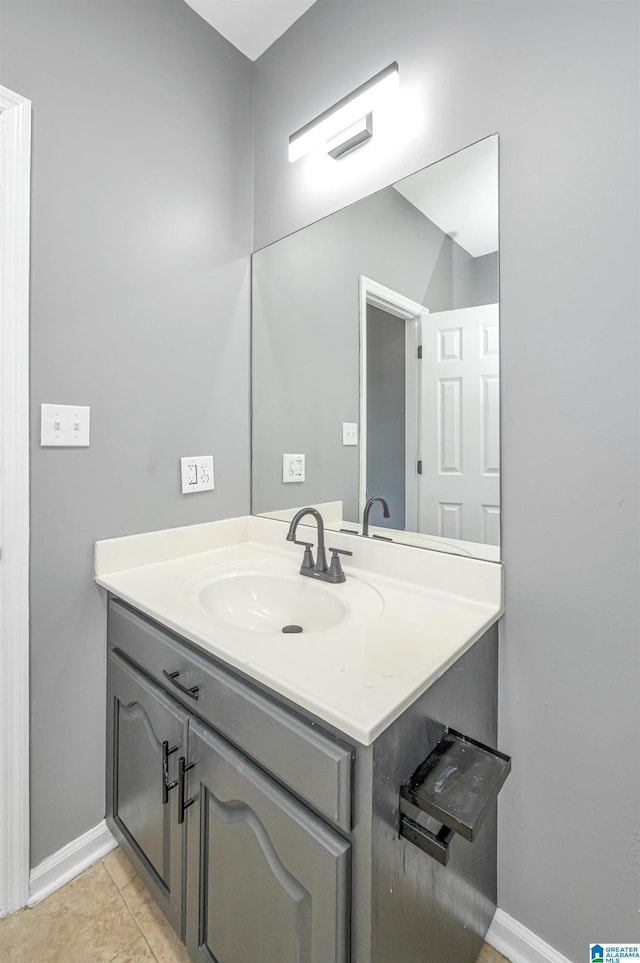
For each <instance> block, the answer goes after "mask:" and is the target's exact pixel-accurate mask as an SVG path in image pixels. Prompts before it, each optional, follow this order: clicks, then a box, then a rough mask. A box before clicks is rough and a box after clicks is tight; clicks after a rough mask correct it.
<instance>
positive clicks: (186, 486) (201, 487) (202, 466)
mask: <svg viewBox="0 0 640 963" xmlns="http://www.w3.org/2000/svg"><path fill="white" fill-rule="evenodd" d="M180 475H181V478H182V494H183V495H189V494H190V493H191V492H207V491H212V490H213V488H214V487H215V486H214V480H213V455H191V456H189V457H187V458H181V459H180Z"/></svg>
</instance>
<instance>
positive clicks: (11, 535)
mask: <svg viewBox="0 0 640 963" xmlns="http://www.w3.org/2000/svg"><path fill="white" fill-rule="evenodd" d="M30 183H31V101H29V100H27V99H26V98H25V97H21V96H20V95H19V94H16V93H14V92H13V91H11V90H9V89H7V88H6V87H2V86H0V190H1V194H0V197H3V204H2V208H3V209H2V217H0V410H1V411H2V430H1V432H0V467H1V468H2V471H1V472H0V548H1V553H2V554H1V558H0V759H2V768H3V771H4V772H5V773H8V774H9V778H8V779H2V780H0V917H2V916H6V915H7V914H9V913H13V912H15V911H16V910H19V909H20V908H21V907H23V906H25V905H26V903H27V900H28V898H29V210H30Z"/></svg>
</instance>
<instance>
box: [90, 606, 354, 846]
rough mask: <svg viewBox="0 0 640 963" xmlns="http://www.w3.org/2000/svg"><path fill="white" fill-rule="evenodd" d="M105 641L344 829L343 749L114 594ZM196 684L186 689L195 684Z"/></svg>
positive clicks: (347, 807) (346, 760)
mask: <svg viewBox="0 0 640 963" xmlns="http://www.w3.org/2000/svg"><path fill="white" fill-rule="evenodd" d="M109 647H110V648H112V649H117V650H119V651H120V652H122V653H123V654H124V655H126V656H127V657H128V658H129V659H131V660H132V661H133V662H135V663H136V664H137V665H139V666H140V668H142V669H144V671H145V672H147V673H148V674H149V675H150V676H151V677H152V678H154V679H156V680H157V681H158V682H160V683H161V684H162V685H163V686H164V688H165V689H167V690H168V691H169V692H171V694H172V695H173V696H174V697H175V698H177V699H179V700H180V701H181V702H182V703H183V705H185V706H188V708H189V709H190V710H191V712H193V713H195V714H197V715H198V716H200V717H201V718H202V719H203V720H204V721H205V722H208V723H209V724H210V725H211V726H213V727H214V728H215V729H217V730H218V732H220V733H222V734H223V735H224V736H226V738H227V739H229V740H230V741H231V742H232V743H234V744H235V745H236V746H238V747H239V748H240V749H242V750H243V752H245V753H246V754H247V755H249V756H250V757H251V758H253V759H254V760H255V761H256V762H258V763H259V764H260V765H261V766H263V768H265V769H266V770H267V771H268V772H270V773H271V774H272V775H273V776H275V777H276V779H279V780H280V781H281V782H283V783H284V784H285V785H287V786H289V787H290V788H291V789H293V791H294V792H295V793H297V794H298V795H299V796H301V797H302V798H303V799H306V800H307V801H308V802H310V803H311V804H312V805H313V806H315V807H316V808H317V809H318V810H319V811H320V812H321V813H323V814H324V815H325V816H327V817H328V818H329V819H331V820H332V821H333V822H335V823H336V824H337V825H338V826H340V827H342V828H343V829H345V830H347V831H348V830H350V829H351V762H352V751H351V749H350V748H349V747H348V746H346V745H344V744H342V743H340V742H338V741H336V740H334V739H332V738H331V737H330V736H328V735H327V734H325V733H323V732H321V731H320V730H318V729H317V728H315V727H314V726H313V725H312V724H309V723H306V722H303V721H302V720H301V719H299V718H298V717H297V716H295V715H294V714H293V713H291V712H289V711H288V710H286V709H285V708H283V707H282V706H280V705H278V704H277V703H276V702H272V701H271V700H270V699H268V698H267V697H265V696H264V695H262V694H261V693H260V692H258V691H256V690H255V689H253V688H252V687H251V686H250V685H246V684H244V683H243V682H241V681H240V680H239V679H236V678H235V677H234V676H232V675H231V674H230V673H227V672H225V671H224V669H222V668H221V667H219V666H217V665H214V664H213V663H212V662H210V661H209V660H208V659H207V658H206V657H205V656H204V655H202V656H201V655H198V654H197V653H196V652H194V651H192V650H191V649H190V648H187V646H186V645H185V643H184V642H183V641H181V640H180V639H179V638H178V637H176V636H173V635H171V634H169V632H167V631H165V630H163V629H161V628H160V627H159V626H158V625H155V624H154V623H152V622H149V621H148V620H147V619H146V618H144V617H143V616H141V615H138V614H137V613H136V612H134V611H132V610H131V609H129V608H128V607H125V606H124V605H123V604H122V603H121V602H119V601H118V600H117V599H113V598H111V599H110V600H109ZM196 687H197V691H190V690H192V689H196Z"/></svg>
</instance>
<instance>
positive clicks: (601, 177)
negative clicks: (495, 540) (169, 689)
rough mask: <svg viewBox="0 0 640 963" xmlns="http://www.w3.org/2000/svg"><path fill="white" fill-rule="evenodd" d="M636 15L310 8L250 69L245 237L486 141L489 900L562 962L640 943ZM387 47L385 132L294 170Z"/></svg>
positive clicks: (525, 5)
mask: <svg viewBox="0 0 640 963" xmlns="http://www.w3.org/2000/svg"><path fill="white" fill-rule="evenodd" d="M639 30H640V6H639V5H638V4H637V3H636V2H629V3H627V2H616V3H609V2H597V0H595V2H572V0H567V2H562V3H548V2H544V0H542V2H537V0H527V2H519V0H511V2H510V3H495V2H484V0H473V2H466V0H458V2H456V3H447V2H430V0H421V2H411V0H405V2H403V3H396V2H393V0H389V2H385V0H378V2H358V0H352V2H348V3H344V2H330V0H320V2H319V3H317V4H315V5H314V6H313V7H312V8H311V9H310V10H309V11H308V12H307V13H306V14H305V15H304V17H302V18H301V20H299V21H298V22H297V24H295V25H294V27H293V28H292V29H291V30H290V31H289V32H288V34H287V35H286V36H285V37H284V38H283V39H282V40H281V41H279V42H278V43H276V44H275V45H274V46H273V47H271V48H270V49H269V50H268V51H267V52H266V53H265V54H264V55H263V56H262V57H261V58H260V60H259V61H258V62H257V66H256V72H255V122H254V136H255V150H256V158H257V159H259V163H256V166H255V224H254V229H255V237H256V242H257V245H263V244H266V243H268V242H270V241H272V240H274V239H275V238H278V237H281V236H283V235H285V234H287V233H289V232H291V231H295V230H297V229H298V228H300V227H301V226H303V225H304V224H307V223H309V222H311V221H313V220H316V219H317V218H319V217H321V216H322V215H325V214H327V213H328V212H329V211H332V210H335V209H337V208H339V207H342V206H343V205H344V204H346V203H348V202H350V201H353V200H354V199H356V198H358V197H361V196H363V195H365V194H367V193H369V192H370V191H371V190H375V189H378V188H380V187H381V186H383V185H384V184H387V183H390V182H392V181H394V180H397V179H398V178H399V177H401V176H402V175H404V174H408V173H410V172H411V171H412V170H416V169H418V168H420V167H423V166H424V165H426V164H428V163H430V162H432V161H434V160H436V159H437V158H439V157H442V156H445V155H447V154H449V153H451V152H452V151H454V150H457V149H458V148H460V147H463V146H464V145H466V144H469V143H471V142H472V141H475V140H478V139H479V138H481V137H484V136H485V135H486V134H489V133H493V132H496V131H497V132H499V134H500V166H501V178H500V186H501V210H500V229H501V230H500V238H501V263H500V266H501V283H500V286H501V298H500V302H501V329H502V331H501V337H502V401H503V404H502V410H503V421H502V449H503V518H504V527H503V551H504V560H505V571H506V589H507V611H506V616H505V618H504V620H503V622H502V627H501V662H500V688H501V717H500V733H501V735H500V745H501V747H502V748H503V749H504V750H506V751H508V752H511V753H512V754H513V772H512V774H511V776H510V778H509V780H508V782H507V784H506V786H505V788H504V790H503V792H502V794H501V803H500V839H501V842H500V853H499V857H500V861H499V905H500V906H501V907H502V909H503V910H505V911H506V912H507V913H509V914H511V915H512V916H513V917H515V918H516V919H518V920H520V921H521V922H522V923H523V924H524V925H525V926H527V927H529V928H530V929H531V930H533V931H534V932H535V933H537V934H539V935H540V936H541V937H542V938H543V939H545V940H546V941H548V942H549V943H551V944H552V945H553V946H555V947H557V949H558V950H560V951H561V952H562V953H564V954H565V955H567V956H568V957H569V958H570V959H571V960H574V961H576V963H577V961H581V960H583V959H584V958H585V953H586V952H587V948H588V943H589V942H590V941H593V940H597V939H601V938H603V937H604V936H606V938H607V939H611V938H614V937H615V940H617V941H621V942H622V941H631V940H637V938H638V905H639V901H640V893H639V880H640V872H639V869H640V867H639V864H638V838H639V827H638V822H639V819H640V772H639V762H638V752H637V741H638V732H639V731H640V708H639V705H638V682H639V677H640V666H639V659H640V655H639V646H638V638H639V628H640V625H639V621H640V618H639V615H640V613H639V601H638V584H639V578H640V563H639V557H638V556H639V549H640V539H639V537H638V532H639V523H640V512H639V505H638V494H639V488H638V477H639V469H640V465H639V457H640V445H639V444H638V442H639V424H638V415H639V411H640V405H639V403H638V402H639V397H638V395H639V381H638V355H639V352H638V348H639V344H638V340H639V334H640V329H639V326H638V317H639V316H640V291H639V284H640V280H639V279H640V270H639V269H638V268H639V265H638V250H640V224H639V221H638V210H639V209H640V184H639V178H640V143H639V125H638V106H639V104H638V91H639V75H638V64H639V63H640V57H639V53H640V44H639V36H640V33H639ZM394 59H397V60H398V63H399V65H400V77H401V84H402V87H403V90H404V92H405V96H406V97H407V98H410V99H411V100H412V102H413V104H414V105H415V106H416V108H417V109H416V111H415V114H414V115H415V117H417V118H418V119H417V121H416V122H415V123H414V124H413V125H411V126H407V127H406V128H405V129H404V132H399V133H398V135H397V138H396V140H395V143H394V145H393V147H389V145H388V144H384V143H378V144H376V141H375V137H374V140H373V142H372V143H371V144H370V145H368V146H367V147H366V148H364V149H363V150H362V151H359V152H358V151H356V152H355V153H354V154H352V155H351V156H350V157H347V158H345V159H344V160H343V161H340V162H339V165H338V164H336V165H334V167H333V168H331V167H329V168H326V167H325V168H322V169H321V168H320V167H319V166H318V167H317V168H315V169H313V170H312V167H311V166H310V164H309V162H307V161H304V160H302V161H299V162H298V163H296V164H290V163H289V162H288V160H287V154H286V144H287V138H288V136H289V134H290V133H291V132H292V131H294V130H297V129H298V128H299V127H300V126H301V125H302V124H304V123H305V122H306V121H308V120H309V119H310V118H312V117H314V116H315V115H316V114H318V113H319V112H320V111H322V110H323V109H324V108H326V107H327V106H328V105H330V104H332V103H334V102H335V101H336V100H338V99H339V98H340V97H342V96H343V95H344V94H345V93H347V92H348V91H349V90H351V89H353V88H354V87H356V86H357V85H358V84H360V83H361V82H362V81H363V80H365V79H366V78H368V77H370V76H371V75H373V74H374V73H375V72H376V71H378V70H380V69H381V68H382V67H384V66H385V65H386V64H388V63H390V62H391V61H392V60H394ZM292 78H293V80H292ZM323 172H324V174H323Z"/></svg>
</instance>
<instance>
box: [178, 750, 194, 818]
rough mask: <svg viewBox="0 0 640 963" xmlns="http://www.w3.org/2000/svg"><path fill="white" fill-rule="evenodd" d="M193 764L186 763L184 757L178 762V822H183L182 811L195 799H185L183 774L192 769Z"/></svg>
mask: <svg viewBox="0 0 640 963" xmlns="http://www.w3.org/2000/svg"><path fill="white" fill-rule="evenodd" d="M194 766H195V762H187V761H186V759H185V757H184V756H180V759H179V760H178V822H179V823H183V822H184V811H185V809H188V808H189V806H193V804H194V802H195V797H193V796H192V797H191V799H185V798H184V797H185V785H186V779H185V773H187V772H189V770H190V769H193V767H194Z"/></svg>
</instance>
